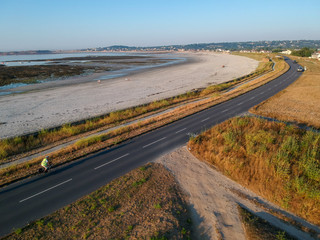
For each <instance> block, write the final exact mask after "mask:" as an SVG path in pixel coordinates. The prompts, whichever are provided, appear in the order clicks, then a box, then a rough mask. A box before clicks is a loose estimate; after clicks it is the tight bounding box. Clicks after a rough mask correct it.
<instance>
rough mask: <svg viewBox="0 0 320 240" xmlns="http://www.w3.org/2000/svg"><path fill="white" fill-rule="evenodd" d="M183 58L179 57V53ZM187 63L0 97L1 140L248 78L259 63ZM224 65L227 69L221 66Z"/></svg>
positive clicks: (227, 58) (202, 56)
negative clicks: (212, 85) (245, 76)
mask: <svg viewBox="0 0 320 240" xmlns="http://www.w3.org/2000/svg"><path fill="white" fill-rule="evenodd" d="M178 55H179V54H178ZM180 56H181V57H186V58H189V59H193V61H188V62H186V63H184V64H177V65H173V66H168V67H162V68H152V69H149V70H146V71H143V72H137V73H133V74H131V75H129V76H124V77H119V78H114V79H109V80H102V81H101V82H100V83H98V82H97V81H92V82H87V83H81V84H72V85H66V86H57V83H55V82H52V83H43V84H42V85H45V86H46V87H41V86H39V88H37V89H36V90H33V91H29V92H25V93H22V94H12V95H5V96H0V138H7V137H13V136H18V135H23V134H28V133H32V132H35V131H39V130H41V129H46V128H50V127H55V126H59V125H62V124H64V123H68V122H74V121H78V120H81V119H86V118H89V117H94V116H98V115H102V114H105V113H108V112H111V111H115V110H120V109H124V108H127V107H132V106H136V105H140V104H144V103H148V102H152V101H155V100H159V99H163V98H167V97H171V96H175V95H178V94H182V93H185V92H187V91H190V90H192V89H195V88H202V87H206V86H208V85H210V84H218V83H222V82H225V81H229V80H232V79H234V78H236V77H239V76H243V75H246V74H248V73H250V72H252V71H254V70H255V68H256V67H257V66H258V62H257V61H255V60H252V59H249V58H245V57H240V56H234V55H229V54H214V53H183V54H180ZM222 66H224V67H222Z"/></svg>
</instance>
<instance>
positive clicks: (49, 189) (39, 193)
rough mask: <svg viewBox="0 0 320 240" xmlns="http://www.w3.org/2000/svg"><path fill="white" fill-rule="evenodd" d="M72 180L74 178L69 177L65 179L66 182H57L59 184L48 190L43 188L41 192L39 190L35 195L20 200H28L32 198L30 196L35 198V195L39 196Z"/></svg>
mask: <svg viewBox="0 0 320 240" xmlns="http://www.w3.org/2000/svg"><path fill="white" fill-rule="evenodd" d="M71 180H72V178H70V179H68V180H67V181H64V182H62V183H59V184H57V185H55V186H53V187H50V188H48V189H46V190H43V191H41V192H38V193H36V194H34V195H32V196H30V197H27V198H25V199H22V200H20V201H19V202H20V203H21V202H24V201H27V200H28V199H30V198H33V197H35V196H38V195H40V194H42V193H45V192H47V191H49V190H51V189H53V188H56V187H59V186H61V185H62V184H65V183H67V182H70V181H71Z"/></svg>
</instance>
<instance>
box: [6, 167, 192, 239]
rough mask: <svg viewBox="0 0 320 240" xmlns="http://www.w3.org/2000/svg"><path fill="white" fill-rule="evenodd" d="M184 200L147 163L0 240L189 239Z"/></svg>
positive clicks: (163, 173) (167, 177) (168, 178)
mask: <svg viewBox="0 0 320 240" xmlns="http://www.w3.org/2000/svg"><path fill="white" fill-rule="evenodd" d="M190 234H191V220H190V216H189V213H188V210H187V203H186V200H185V196H184V195H183V193H182V191H181V190H180V188H179V186H178V184H177V183H176V182H175V179H174V177H173V175H172V174H171V173H170V172H169V171H167V170H166V169H165V168H164V167H163V166H162V165H161V164H148V165H146V166H143V167H140V168H139V169H136V170H133V171H131V172H130V173H128V174H126V175H124V176H123V177H120V178H118V179H115V180H113V181H112V182H110V183H109V184H108V185H106V186H104V187H102V188H100V189H98V190H97V191H95V192H93V193H91V194H90V195H88V196H85V197H83V198H81V199H79V200H77V201H76V202H74V203H72V204H70V205H68V206H66V207H64V208H62V209H60V210H58V211H56V212H54V213H53V214H50V215H49V216H46V217H44V218H42V219H39V220H37V221H35V222H32V223H30V224H29V225H28V226H26V227H24V228H22V229H16V230H15V231H14V232H13V233H11V234H10V235H8V236H6V237H5V238H4V239H44V238H45V239H189V238H190Z"/></svg>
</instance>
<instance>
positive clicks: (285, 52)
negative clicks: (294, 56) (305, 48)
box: [281, 50, 292, 55]
mask: <svg viewBox="0 0 320 240" xmlns="http://www.w3.org/2000/svg"><path fill="white" fill-rule="evenodd" d="M281 53H282V54H288V55H290V54H291V53H292V51H291V50H286V51H282V52H281Z"/></svg>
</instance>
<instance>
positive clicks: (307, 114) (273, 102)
mask: <svg viewBox="0 0 320 240" xmlns="http://www.w3.org/2000/svg"><path fill="white" fill-rule="evenodd" d="M290 58H292V59H293V60H296V61H297V62H298V63H299V64H300V65H301V66H306V67H307V71H304V72H303V74H302V76H301V77H300V78H299V79H298V80H297V81H296V82H295V83H293V84H292V85H291V86H289V87H288V88H287V89H285V90H284V91H282V92H280V93H278V94H277V95H275V96H274V97H272V98H270V99H269V100H267V101H265V102H264V103H262V104H259V105H258V106H256V107H254V108H253V109H251V110H250V112H252V113H255V114H257V115H262V116H267V117H270V118H276V119H279V120H283V121H289V122H297V123H299V124H306V125H308V126H312V127H316V128H320V94H319V91H320V61H317V60H314V59H308V58H299V57H294V56H290Z"/></svg>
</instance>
